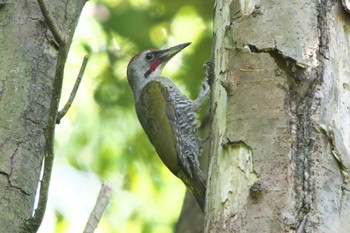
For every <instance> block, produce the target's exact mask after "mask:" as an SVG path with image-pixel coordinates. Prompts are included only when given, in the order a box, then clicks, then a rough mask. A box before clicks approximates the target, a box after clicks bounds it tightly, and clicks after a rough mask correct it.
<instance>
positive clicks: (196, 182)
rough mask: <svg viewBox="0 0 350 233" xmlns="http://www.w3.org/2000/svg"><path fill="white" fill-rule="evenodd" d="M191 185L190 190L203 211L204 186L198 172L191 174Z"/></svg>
mask: <svg viewBox="0 0 350 233" xmlns="http://www.w3.org/2000/svg"><path fill="white" fill-rule="evenodd" d="M192 178H193V179H192V181H193V183H192V187H190V190H191V192H192V194H193V196H194V198H195V199H196V201H197V203H198V205H199V207H200V208H201V209H202V211H203V212H204V209H205V192H206V187H205V184H204V183H203V181H202V180H201V178H200V177H199V175H198V174H193V177H192Z"/></svg>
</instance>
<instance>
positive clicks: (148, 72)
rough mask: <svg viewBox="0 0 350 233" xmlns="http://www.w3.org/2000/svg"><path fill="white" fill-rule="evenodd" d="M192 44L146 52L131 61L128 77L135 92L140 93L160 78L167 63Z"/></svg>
mask: <svg viewBox="0 0 350 233" xmlns="http://www.w3.org/2000/svg"><path fill="white" fill-rule="evenodd" d="M190 44H191V43H183V44H179V45H176V46H174V47H170V48H168V49H162V50H155V49H151V50H145V51H143V52H140V53H138V54H136V55H135V56H133V57H132V58H131V59H130V62H129V65H128V69H127V76H128V82H129V84H130V86H131V89H132V90H133V92H134V93H135V92H139V91H140V90H141V89H142V88H143V87H144V86H145V85H146V84H147V83H148V82H150V81H152V80H153V79H154V78H155V77H157V76H160V75H161V72H162V70H163V68H164V66H165V65H166V63H167V62H168V61H169V60H170V59H171V58H172V57H174V56H175V54H177V53H178V52H180V51H181V50H182V49H184V48H185V47H187V46H188V45H190Z"/></svg>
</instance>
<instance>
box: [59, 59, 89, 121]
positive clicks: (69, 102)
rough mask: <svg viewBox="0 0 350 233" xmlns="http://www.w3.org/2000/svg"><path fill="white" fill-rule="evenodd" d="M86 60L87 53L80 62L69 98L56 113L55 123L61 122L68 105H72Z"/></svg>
mask: <svg viewBox="0 0 350 233" xmlns="http://www.w3.org/2000/svg"><path fill="white" fill-rule="evenodd" d="M88 60H89V57H88V56H87V55H86V56H84V60H83V63H82V64H81V67H80V70H79V74H78V76H77V80H76V81H75V84H74V87H73V90H72V92H71V93H70V96H69V99H68V101H67V103H66V104H65V105H64V107H63V108H62V110H61V111H59V112H58V113H57V117H56V124H59V123H60V122H61V119H62V118H63V117H64V115H66V113H67V112H68V110H69V108H70V106H71V105H72V103H73V100H74V98H75V95H76V94H77V91H78V88H79V85H80V82H81V79H82V78H83V75H84V72H85V68H86V65H87V62H88Z"/></svg>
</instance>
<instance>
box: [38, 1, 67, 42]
mask: <svg viewBox="0 0 350 233" xmlns="http://www.w3.org/2000/svg"><path fill="white" fill-rule="evenodd" d="M38 3H39V6H40V10H41V12H42V13H43V15H44V18H45V20H46V22H47V25H48V26H49V28H50V30H51V32H52V34H53V36H54V37H55V39H56V41H57V43H58V44H59V45H62V44H64V43H65V40H64V37H63V34H62V32H61V30H60V29H59V27H58V26H57V24H56V22H55V20H54V19H53V17H52V15H51V13H50V11H49V9H48V7H47V5H46V2H45V0H38Z"/></svg>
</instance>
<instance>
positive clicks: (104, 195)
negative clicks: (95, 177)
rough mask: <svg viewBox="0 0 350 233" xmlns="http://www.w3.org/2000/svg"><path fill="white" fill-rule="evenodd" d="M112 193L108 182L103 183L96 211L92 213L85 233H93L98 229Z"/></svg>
mask: <svg viewBox="0 0 350 233" xmlns="http://www.w3.org/2000/svg"><path fill="white" fill-rule="evenodd" d="M111 193H112V185H111V184H110V183H107V182H103V184H102V186H101V190H100V193H99V194H98V197H97V201H96V204H95V207H94V209H93V210H92V211H91V213H90V216H89V220H88V222H87V224H86V226H85V229H84V232H83V233H93V232H94V231H95V229H96V228H97V225H98V223H99V222H100V220H101V217H102V215H103V212H104V211H105V209H106V207H107V205H108V203H109V199H110V197H111Z"/></svg>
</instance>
